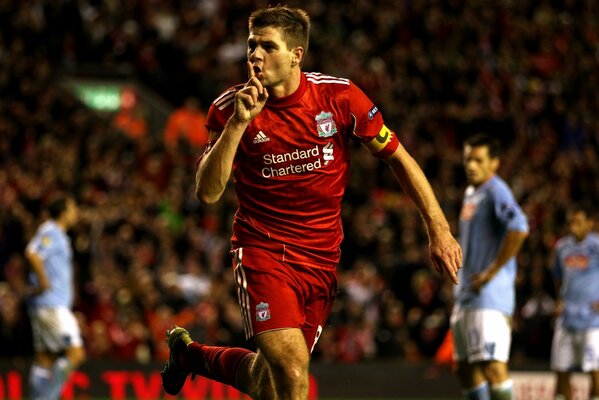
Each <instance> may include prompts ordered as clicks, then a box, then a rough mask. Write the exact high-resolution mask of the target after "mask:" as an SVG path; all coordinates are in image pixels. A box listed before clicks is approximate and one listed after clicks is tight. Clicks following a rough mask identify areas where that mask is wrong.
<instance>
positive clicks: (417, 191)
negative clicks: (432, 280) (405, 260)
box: [386, 144, 462, 285]
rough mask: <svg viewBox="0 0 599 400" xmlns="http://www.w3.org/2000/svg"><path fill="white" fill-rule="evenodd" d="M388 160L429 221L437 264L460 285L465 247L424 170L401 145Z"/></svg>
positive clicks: (427, 223)
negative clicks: (456, 238) (462, 246)
mask: <svg viewBox="0 0 599 400" xmlns="http://www.w3.org/2000/svg"><path fill="white" fill-rule="evenodd" d="M386 161H387V163H388V164H389V166H390V167H391V169H392V170H393V172H394V174H395V176H396V177H397V179H398V180H399V183H400V185H401V187H402V189H403V190H404V191H405V192H406V193H407V194H408V195H409V196H410V198H411V199H412V200H413V201H414V203H415V204H416V207H418V210H419V211H420V214H421V215H422V217H423V219H424V221H425V223H426V227H427V229H428V236H429V246H430V251H431V261H432V262H433V266H434V267H435V269H436V270H437V271H438V272H439V273H441V274H443V273H444V272H446V273H447V274H448V275H449V278H450V279H451V280H452V282H453V283H454V284H456V285H457V284H458V283H459V281H458V276H457V272H458V270H459V269H460V268H461V267H462V249H461V247H460V245H459V244H458V242H457V241H456V240H455V238H454V237H453V235H452V234H451V232H450V230H449V224H448V223H447V219H446V218H445V215H444V214H443V211H442V210H441V207H440V206H439V203H438V202H437V199H436V197H435V195H434V193H433V189H432V188H431V186H430V184H429V182H428V180H427V179H426V176H425V175H424V172H422V169H421V168H420V167H419V166H418V164H417V163H416V161H415V160H414V159H413V158H412V156H410V155H409V154H408V152H407V151H406V149H405V148H404V147H403V146H402V145H401V144H399V146H398V147H397V149H396V150H395V151H394V152H393V153H392V154H391V155H390V156H389V157H387V158H386Z"/></svg>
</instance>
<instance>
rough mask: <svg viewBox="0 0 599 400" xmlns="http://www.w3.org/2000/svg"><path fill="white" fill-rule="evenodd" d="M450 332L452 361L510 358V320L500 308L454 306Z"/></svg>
mask: <svg viewBox="0 0 599 400" xmlns="http://www.w3.org/2000/svg"><path fill="white" fill-rule="evenodd" d="M451 332H452V335H453V348H454V350H453V359H454V360H456V361H468V362H469V363H475V362H480V361H491V360H494V361H502V362H507V361H508V360H509V358H510V346H511V343H512V328H511V320H510V317H508V316H507V315H505V314H504V313H502V312H501V311H497V310H489V309H473V310H470V309H461V308H460V307H458V306H455V307H454V309H453V312H452V314H451Z"/></svg>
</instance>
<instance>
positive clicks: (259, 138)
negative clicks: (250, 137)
mask: <svg viewBox="0 0 599 400" xmlns="http://www.w3.org/2000/svg"><path fill="white" fill-rule="evenodd" d="M268 141H270V138H269V137H268V136H266V134H265V133H264V132H262V131H260V132H258V134H257V135H256V137H254V141H253V143H254V144H256V143H264V142H268Z"/></svg>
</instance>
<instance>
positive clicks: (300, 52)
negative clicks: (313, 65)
mask: <svg viewBox="0 0 599 400" xmlns="http://www.w3.org/2000/svg"><path fill="white" fill-rule="evenodd" d="M303 59H304V48H303V47H301V46H298V47H296V48H294V49H293V51H292V52H291V66H292V67H295V66H296V65H302V60H303Z"/></svg>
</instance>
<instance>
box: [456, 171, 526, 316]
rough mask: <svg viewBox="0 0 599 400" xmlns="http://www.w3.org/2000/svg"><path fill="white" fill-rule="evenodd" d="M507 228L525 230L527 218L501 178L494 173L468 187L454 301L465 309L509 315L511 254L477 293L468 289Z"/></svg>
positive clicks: (513, 272)
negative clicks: (483, 309)
mask: <svg viewBox="0 0 599 400" xmlns="http://www.w3.org/2000/svg"><path fill="white" fill-rule="evenodd" d="M508 231H518V232H528V221H527V218H526V216H525V215H524V213H523V212H522V209H521V208H520V206H519V205H518V203H516V200H515V199H514V196H513V194H512V191H511V190H510V188H509V187H508V185H507V184H506V183H505V181H503V179H501V178H499V177H498V176H493V177H492V178H491V179H489V180H488V181H487V182H485V183H484V184H483V185H481V186H480V187H478V188H475V187H474V186H469V187H468V188H467V189H466V193H465V195H464V201H463V204H462V211H461V213H460V244H461V246H462V252H463V255H464V261H463V266H462V268H461V269H460V271H459V273H458V277H459V279H460V284H459V285H457V286H455V288H454V294H455V298H456V303H457V304H458V305H459V306H460V307H462V308H465V309H474V308H488V309H494V310H499V311H501V312H504V313H505V314H507V315H510V316H511V315H512V313H513V312H514V305H515V289H514V281H515V279H516V260H515V257H512V258H511V259H510V260H509V261H508V262H507V263H506V264H505V265H503V266H502V267H501V269H500V270H499V272H497V275H495V276H494V277H493V279H492V280H491V281H490V282H488V283H487V284H486V285H484V286H483V287H482V289H481V291H480V293H478V294H477V293H474V292H473V291H472V290H471V279H472V275H473V274H476V273H479V272H482V271H484V270H485V269H487V268H488V267H489V265H491V262H492V261H493V260H494V259H495V256H496V255H497V252H498V251H499V248H500V247H501V244H502V243H503V240H504V238H505V236H506V234H507V232H508Z"/></svg>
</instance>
